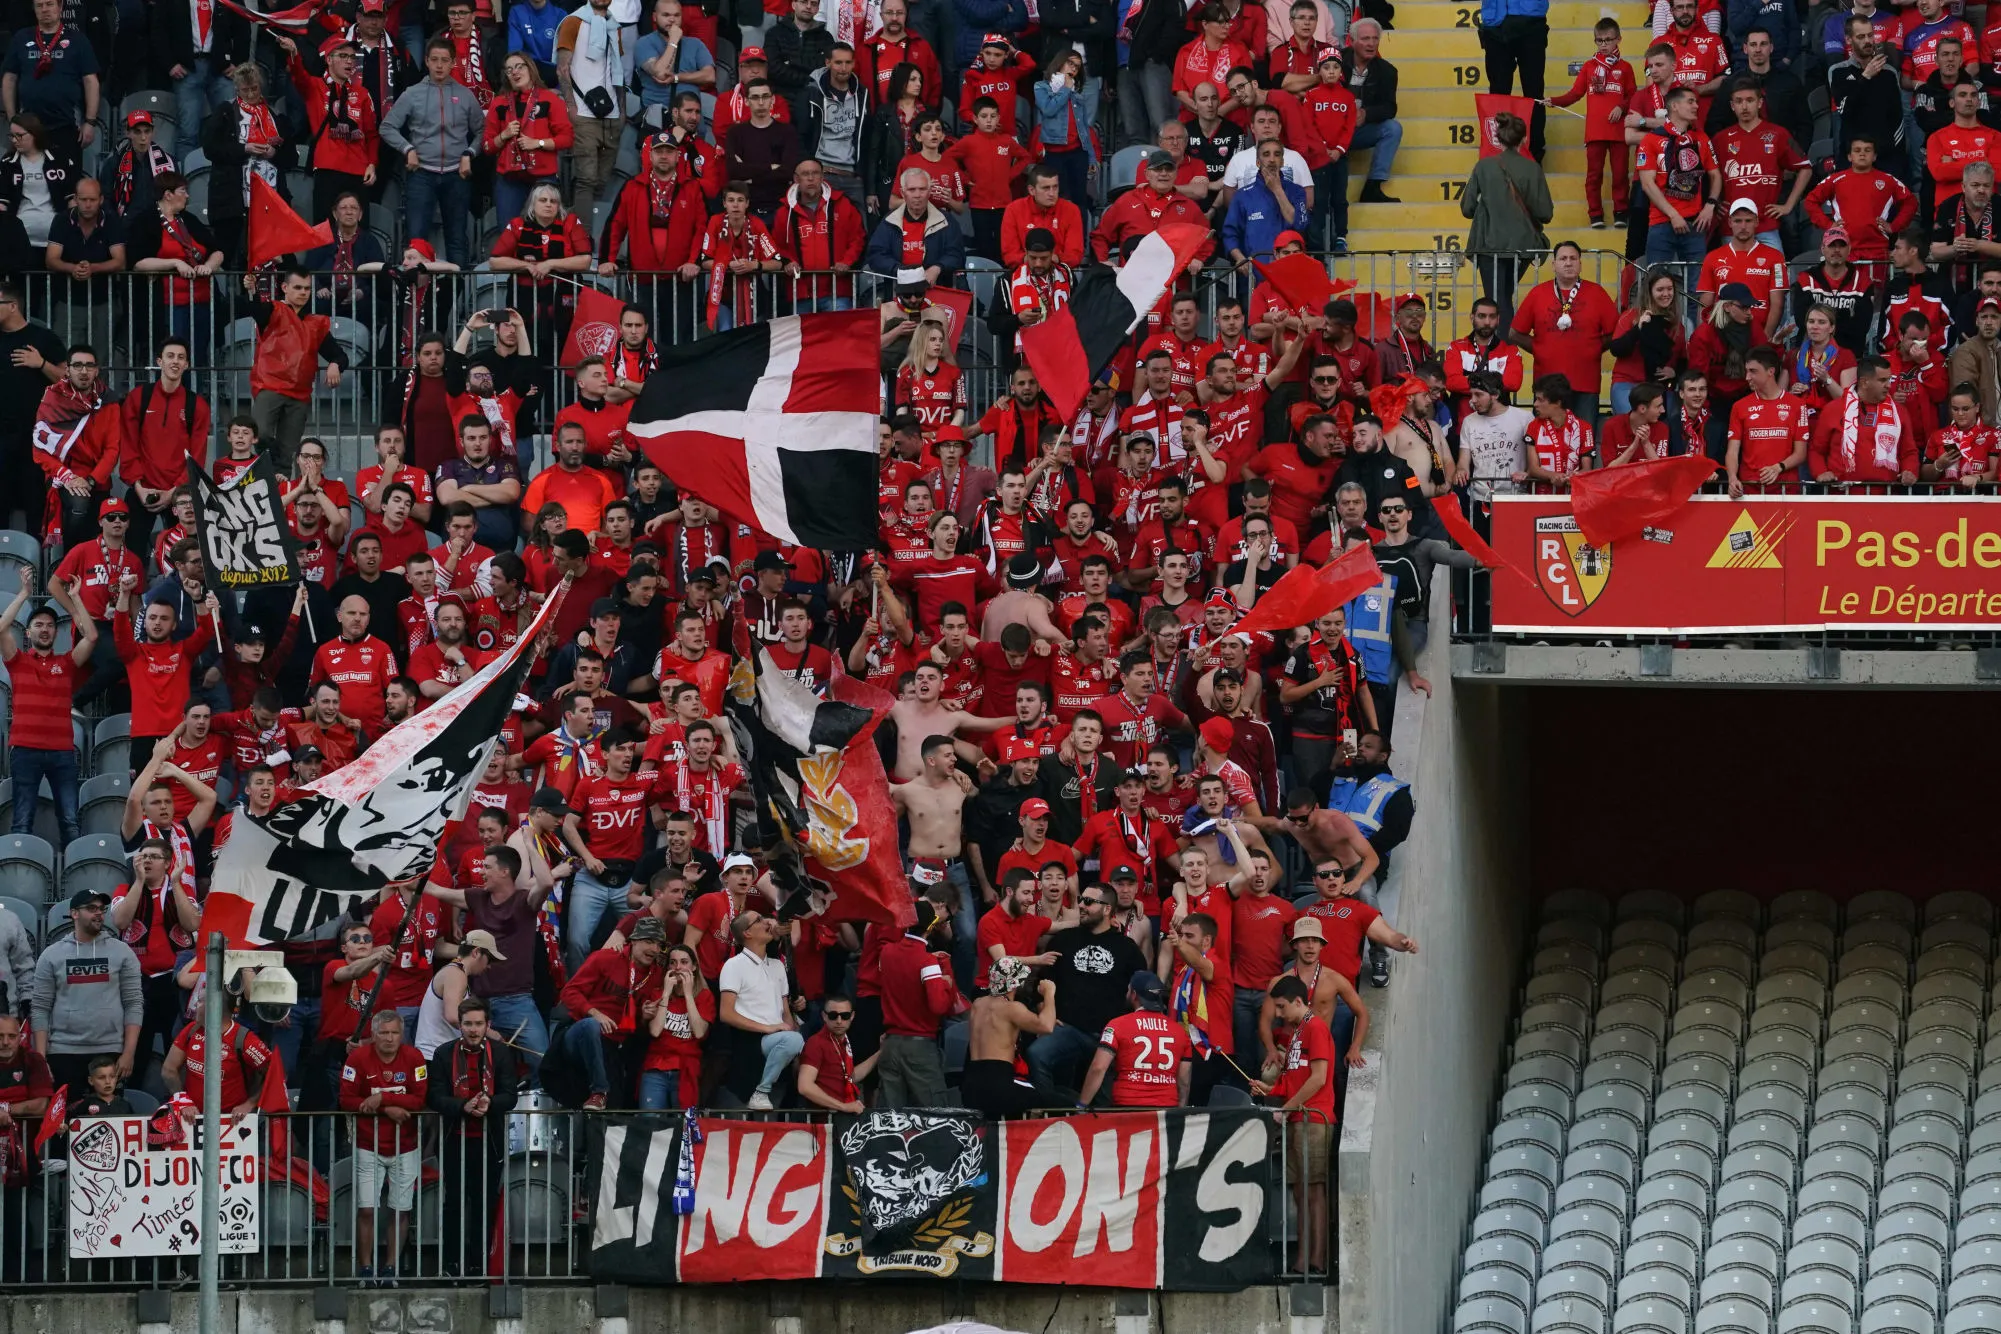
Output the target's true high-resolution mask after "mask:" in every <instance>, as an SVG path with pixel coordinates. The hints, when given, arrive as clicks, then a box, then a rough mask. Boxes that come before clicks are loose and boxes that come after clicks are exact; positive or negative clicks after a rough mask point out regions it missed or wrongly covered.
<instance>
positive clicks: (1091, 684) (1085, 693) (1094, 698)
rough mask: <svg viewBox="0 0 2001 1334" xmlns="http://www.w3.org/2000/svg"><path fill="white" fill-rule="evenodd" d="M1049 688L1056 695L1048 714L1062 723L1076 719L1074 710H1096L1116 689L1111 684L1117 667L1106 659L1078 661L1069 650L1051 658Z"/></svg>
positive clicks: (1059, 651)
mask: <svg viewBox="0 0 2001 1334" xmlns="http://www.w3.org/2000/svg"><path fill="white" fill-rule="evenodd" d="M1050 658H1051V662H1050V670H1049V685H1050V689H1051V691H1052V692H1053V693H1054V695H1055V697H1056V698H1055V703H1054V704H1053V705H1052V706H1051V709H1050V711H1051V712H1052V713H1054V714H1055V715H1056V716H1057V718H1059V719H1060V720H1062V721H1063V722H1066V723H1067V722H1069V721H1070V720H1071V719H1072V718H1075V717H1076V716H1077V710H1079V709H1088V708H1095V707H1096V706H1097V704H1098V702H1099V701H1100V700H1102V699H1103V698H1104V697H1105V696H1106V695H1109V694H1110V693H1111V692H1112V691H1114V690H1116V689H1118V686H1117V685H1115V684H1114V683H1113V678H1114V676H1115V670H1114V669H1115V667H1116V664H1115V663H1113V662H1112V661H1111V660H1109V659H1106V658H1100V659H1099V660H1098V661H1096V662H1091V663H1086V662H1082V661H1080V660H1079V659H1078V658H1077V656H1076V655H1075V654H1073V653H1072V652H1070V650H1068V649H1058V650H1056V652H1055V653H1053V654H1051V655H1050Z"/></svg>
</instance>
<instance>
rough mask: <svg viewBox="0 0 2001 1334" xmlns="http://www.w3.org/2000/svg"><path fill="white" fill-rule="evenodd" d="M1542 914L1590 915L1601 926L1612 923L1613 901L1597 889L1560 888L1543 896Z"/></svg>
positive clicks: (1547, 916)
mask: <svg viewBox="0 0 2001 1334" xmlns="http://www.w3.org/2000/svg"><path fill="white" fill-rule="evenodd" d="M1540 911H1541V914H1542V916H1543V918H1544V919H1545V920H1547V919H1549V918H1552V917H1570V916H1577V917H1589V918H1590V919H1591V920H1592V921H1594V922H1597V923H1598V924H1599V925H1600V926H1610V925H1611V924H1612V901H1611V900H1610V899H1608V898H1606V897H1605V896H1604V895H1603V894H1600V893H1599V892H1598V891H1597V890H1595V889H1559V890H1557V891H1555V892H1554V893H1551V894H1548V895H1545V896H1544V897H1543V901H1542V906H1541V910H1540Z"/></svg>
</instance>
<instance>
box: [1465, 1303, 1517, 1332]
mask: <svg viewBox="0 0 2001 1334" xmlns="http://www.w3.org/2000/svg"><path fill="white" fill-rule="evenodd" d="M1527 1331H1528V1312H1527V1311H1524V1310H1523V1309H1522V1308H1521V1307H1520V1306H1517V1305H1516V1304H1515V1303H1514V1302H1511V1301H1506V1300H1503V1299H1501V1298H1497V1297H1476V1298H1474V1299H1473V1300H1472V1301H1467V1302H1461V1303H1459V1305H1458V1307H1457V1308H1455V1309H1454V1310H1453V1312H1452V1334H1527Z"/></svg>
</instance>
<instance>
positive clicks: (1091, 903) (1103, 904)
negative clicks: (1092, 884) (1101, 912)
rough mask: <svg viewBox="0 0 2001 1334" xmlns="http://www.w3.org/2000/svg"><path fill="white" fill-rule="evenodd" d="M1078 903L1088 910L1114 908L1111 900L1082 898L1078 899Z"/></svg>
mask: <svg viewBox="0 0 2001 1334" xmlns="http://www.w3.org/2000/svg"><path fill="white" fill-rule="evenodd" d="M1077 902H1079V903H1081V904H1083V905H1084V906H1085V907H1086V908H1109V907H1111V906H1112V901H1111V900H1110V899H1096V898H1082V899H1078V900H1077Z"/></svg>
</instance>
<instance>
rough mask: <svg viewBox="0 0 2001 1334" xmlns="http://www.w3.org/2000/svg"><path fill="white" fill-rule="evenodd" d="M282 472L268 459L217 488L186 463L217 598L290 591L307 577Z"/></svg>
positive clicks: (259, 460)
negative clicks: (283, 490) (287, 508)
mask: <svg viewBox="0 0 2001 1334" xmlns="http://www.w3.org/2000/svg"><path fill="white" fill-rule="evenodd" d="M279 481H280V479H279V476H278V469H277V466H276V465H275V464H273V463H272V462H271V456H270V455H268V454H259V455H258V456H257V457H256V458H255V459H254V460H252V461H251V464H250V466H249V467H248V468H245V469H244V470H243V471H242V472H240V473H238V474H237V475H236V476H234V477H232V478H231V479H230V480H229V483H228V485H226V486H223V485H218V484H217V483H216V481H215V479H214V478H213V477H210V476H209V475H208V472H207V470H206V469H204V468H203V467H202V466H201V464H199V463H197V462H195V460H193V459H189V460H188V487H189V489H190V490H192V491H193V492H194V495H195V510H196V512H197V513H198V514H199V515H200V516H201V528H200V535H201V554H202V562H203V564H204V565H206V566H207V571H208V586H209V587H210V588H212V589H214V590H215V593H216V596H218V597H220V596H222V595H223V594H224V593H232V592H236V591H239V590H249V589H253V588H272V587H279V588H283V587H287V586H289V585H292V584H296V583H298V582H299V581H300V580H301V579H302V578H304V577H305V575H304V572H303V571H302V570H301V569H300V567H299V544H298V542H297V540H296V539H294V538H293V536H292V525H291V524H290V523H288V522H286V519H285V505H284V501H283V500H282V498H281V496H280V493H279V490H278V487H279Z"/></svg>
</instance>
